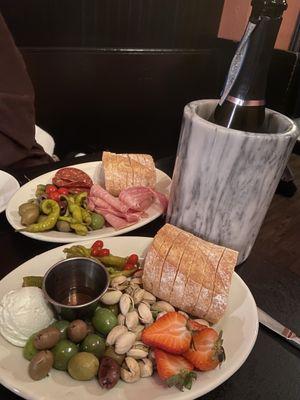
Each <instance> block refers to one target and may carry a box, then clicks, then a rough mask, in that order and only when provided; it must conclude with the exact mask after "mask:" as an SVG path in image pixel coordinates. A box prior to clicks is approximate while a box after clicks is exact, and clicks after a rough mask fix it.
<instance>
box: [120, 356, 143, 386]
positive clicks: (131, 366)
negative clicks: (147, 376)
mask: <svg viewBox="0 0 300 400" xmlns="http://www.w3.org/2000/svg"><path fill="white" fill-rule="evenodd" d="M140 377H141V371H140V366H139V364H138V362H137V361H136V360H135V359H134V358H132V357H126V358H125V361H124V363H123V364H122V368H121V378H122V379H123V381H125V382H127V383H133V382H137V381H138V380H139V379H140Z"/></svg>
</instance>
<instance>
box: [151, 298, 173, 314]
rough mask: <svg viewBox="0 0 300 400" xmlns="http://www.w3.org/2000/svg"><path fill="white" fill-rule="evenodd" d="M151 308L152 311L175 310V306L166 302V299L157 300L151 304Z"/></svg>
mask: <svg viewBox="0 0 300 400" xmlns="http://www.w3.org/2000/svg"><path fill="white" fill-rule="evenodd" d="M151 309H152V310H154V311H166V312H170V311H175V308H174V307H173V306H172V305H171V304H170V303H167V302H166V301H162V300H161V301H157V302H156V303H154V304H152V306H151Z"/></svg>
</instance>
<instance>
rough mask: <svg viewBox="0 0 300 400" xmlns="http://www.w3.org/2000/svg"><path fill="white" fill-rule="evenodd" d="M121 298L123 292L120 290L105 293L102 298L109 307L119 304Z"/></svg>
mask: <svg viewBox="0 0 300 400" xmlns="http://www.w3.org/2000/svg"><path fill="white" fill-rule="evenodd" d="M121 296H122V292H121V291H120V290H110V291H107V292H106V293H104V295H103V296H102V297H101V301H102V303H104V304H107V305H112V304H117V303H118V302H119V301H120V298H121Z"/></svg>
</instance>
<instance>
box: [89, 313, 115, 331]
mask: <svg viewBox="0 0 300 400" xmlns="http://www.w3.org/2000/svg"><path fill="white" fill-rule="evenodd" d="M92 323H93V325H94V328H95V329H96V330H97V331H98V332H100V333H102V334H103V335H107V334H108V333H109V332H110V331H111V330H112V328H114V327H115V326H116V325H117V324H118V320H117V317H116V316H115V314H114V313H113V312H112V311H111V310H108V309H107V308H100V309H98V310H97V311H96V312H95V314H94V316H93V319H92Z"/></svg>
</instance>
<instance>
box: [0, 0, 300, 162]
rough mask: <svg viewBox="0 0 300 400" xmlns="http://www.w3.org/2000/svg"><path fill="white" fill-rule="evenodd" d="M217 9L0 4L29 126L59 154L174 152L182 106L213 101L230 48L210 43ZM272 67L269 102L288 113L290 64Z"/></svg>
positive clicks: (177, 3)
mask: <svg viewBox="0 0 300 400" xmlns="http://www.w3.org/2000/svg"><path fill="white" fill-rule="evenodd" d="M222 7H223V0H26V1H20V0H0V10H1V13H2V14H3V16H4V18H5V19H6V21H7V24H8V26H9V28H10V30H11V32H12V34H13V36H14V38H15V41H16V44H17V45H18V46H19V47H20V49H21V51H22V53H23V55H24V59H25V62H26V64H27V67H28V71H29V74H30V76H31V79H32V81H33V84H34V87H35V92H36V119H37V124H38V125H40V126H41V127H42V128H44V129H46V130H47V131H48V132H50V133H51V134H52V135H53V136H54V138H55V140H56V143H57V148H56V152H57V153H58V154H59V155H60V156H64V155H65V154H67V153H69V152H73V151H84V152H93V151H99V150H103V149H109V150H112V151H136V152H137V151H145V152H150V153H152V154H153V155H154V156H155V157H161V156H165V155H170V154H174V153H175V151H176V147H177V141H178V136H179V132H180V124H181V116H182V110H183V107H184V105H185V104H186V103H188V102H189V101H192V100H195V99H200V98H216V97H218V96H219V93H220V90H221V88H222V85H223V81H224V79H225V74H226V71H227V68H228V65H229V63H230V61H231V57H232V55H233V52H234V50H235V46H236V44H235V43H234V42H229V41H224V40H218V39H217V32H218V28H219V22H220V18H221V13H222ZM274 60H275V61H274V62H273V66H272V72H271V77H273V78H275V79H272V81H273V84H270V85H269V90H268V98H269V104H270V105H272V106H274V108H276V109H279V110H280V111H283V112H292V110H293V107H294V100H293V94H292V93H293V88H294V84H292V83H293V81H294V72H295V62H296V61H295V57H294V55H293V54H286V53H284V52H276V53H274ZM278 60H279V61H278ZM275 81H276V88H275V86H274V82H275ZM270 82H271V79H270Z"/></svg>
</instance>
